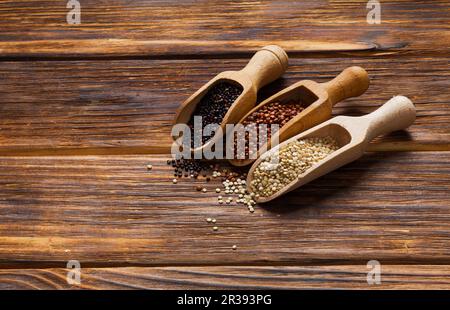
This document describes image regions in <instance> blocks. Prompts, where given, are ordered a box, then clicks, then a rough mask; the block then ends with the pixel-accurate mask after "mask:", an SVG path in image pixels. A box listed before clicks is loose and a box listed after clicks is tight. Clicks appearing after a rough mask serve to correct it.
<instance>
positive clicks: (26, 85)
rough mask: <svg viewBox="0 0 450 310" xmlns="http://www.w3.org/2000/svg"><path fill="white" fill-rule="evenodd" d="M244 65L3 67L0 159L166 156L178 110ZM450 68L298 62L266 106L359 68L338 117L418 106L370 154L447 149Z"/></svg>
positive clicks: (417, 63)
mask: <svg viewBox="0 0 450 310" xmlns="http://www.w3.org/2000/svg"><path fill="white" fill-rule="evenodd" d="M246 61H247V60H244V59H239V60H229V59H215V60H211V59H209V60H183V61H181V60H148V61H141V60H126V61H125V60H122V61H119V60H115V61H61V62H60V61H47V62H43V61H42V62H41V61H39V62H3V63H2V66H1V67H0V78H1V80H2V83H0V98H1V100H0V115H1V118H0V154H3V155H45V154H47V155H48V154H50V155H54V154H79V155H83V154H139V153H168V152H170V145H171V139H170V130H171V126H172V122H173V118H174V114H175V110H176V108H177V107H178V106H179V104H180V103H181V102H182V101H183V100H185V99H186V98H187V97H188V96H189V95H190V94H191V93H193V92H194V91H195V90H196V89H198V88H199V87H200V86H201V85H202V84H203V83H205V82H206V81H208V80H209V79H211V78H212V77H213V76H214V75H215V74H217V73H218V72H221V71H224V70H239V69H240V68H242V67H243V66H244V65H245V63H246ZM449 64H450V60H449V58H447V57H434V58H433V59H430V58H427V57H422V58H416V57H400V58H395V57H387V58H385V59H378V58H370V59H367V58H355V59H353V60H350V59H348V58H320V59H318V58H305V59H294V60H291V64H290V67H289V69H288V72H287V73H286V74H285V75H284V78H283V79H280V80H278V81H276V82H275V83H273V84H271V85H270V86H267V87H266V88H264V89H263V90H262V91H261V94H260V100H262V99H264V98H266V97H267V96H269V95H271V94H273V93H275V92H276V91H278V90H281V89H282V88H284V87H286V86H288V85H291V84H293V83H295V82H297V81H299V80H301V79H312V80H316V81H318V82H325V81H328V80H329V79H331V78H333V77H334V76H335V75H337V74H338V73H339V72H340V71H341V70H343V69H344V68H345V67H347V66H351V65H360V66H363V67H365V68H366V69H367V70H368V72H369V75H370V77H371V86H370V88H369V90H368V91H367V93H366V94H364V95H363V96H362V97H360V98H358V99H351V100H347V101H345V102H343V103H340V104H339V105H337V106H336V107H335V108H334V113H335V115H339V114H347V115H362V114H365V113H369V112H370V111H372V110H374V109H375V108H376V107H378V106H379V105H381V104H382V103H384V102H385V101H386V100H388V99H389V98H391V97H392V96H394V95H397V94H402V95H406V96H409V97H410V98H411V99H412V100H413V101H414V102H415V104H416V106H417V114H418V118H417V120H416V122H415V124H414V125H413V126H412V127H411V128H410V129H409V130H408V132H397V133H394V134H391V135H389V136H387V137H385V138H383V139H379V140H378V141H377V144H374V145H372V148H371V149H372V150H442V149H444V150H450V127H449V126H450V105H449V103H450V101H449V98H448V96H447V95H446V94H447V92H448V89H449V88H450V78H449V72H450V71H449V70H448V68H449ZM393 68H395V70H394V71H393Z"/></svg>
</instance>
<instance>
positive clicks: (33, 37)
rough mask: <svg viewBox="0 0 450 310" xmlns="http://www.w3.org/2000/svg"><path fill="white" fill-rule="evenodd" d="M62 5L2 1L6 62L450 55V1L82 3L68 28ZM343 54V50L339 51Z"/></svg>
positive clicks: (0, 33)
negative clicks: (373, 12) (374, 20)
mask: <svg viewBox="0 0 450 310" xmlns="http://www.w3.org/2000/svg"><path fill="white" fill-rule="evenodd" d="M66 3H67V2H65V1H63V2H62V1H55V0H53V1H38V0H20V1H2V2H1V3H0V16H1V19H0V29H1V30H0V56H1V57H49V58H57V57H108V56H116V57H117V56H120V57H130V56H134V57H144V56H145V55H152V56H158V55H159V56H164V57H167V56H169V55H192V56H194V57H198V56H199V55H204V54H209V55H227V56H230V55H232V54H248V53H251V52H254V51H255V50H256V49H258V48H260V47H261V46H263V45H266V44H279V45H281V46H282V47H284V48H286V49H287V50H288V51H289V52H321V53H328V54H330V53H333V54H334V53H336V52H342V51H344V52H348V51H356V52H358V51H366V52H369V51H372V53H366V55H367V54H369V55H370V54H378V53H380V52H386V51H389V52H391V53H415V54H418V53H420V54H428V53H432V54H441V55H448V52H449V49H450V48H449V46H450V45H449V44H448V42H450V41H449V40H450V31H449V27H448V25H449V20H450V17H449V16H450V6H449V4H448V2H447V1H444V0H441V1H408V0H400V1H398V0H397V1H383V2H382V15H381V21H382V23H381V24H379V25H370V24H368V23H367V21H366V15H367V13H368V12H369V10H368V9H367V8H366V5H367V1H366V0H359V1H323V0H322V1H317V0H315V1H268V0H262V1H253V0H251V1H219V0H215V1H193V0H189V1H177V0H171V1H153V0H137V1H129V0H114V1H95V0H84V1H82V3H81V24H80V25H68V24H67V22H66V15H67V13H68V12H69V9H67V8H66ZM343 54H345V53H343Z"/></svg>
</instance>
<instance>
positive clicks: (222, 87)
mask: <svg viewBox="0 0 450 310" xmlns="http://www.w3.org/2000/svg"><path fill="white" fill-rule="evenodd" d="M242 90H243V89H242V86H240V85H237V84H232V83H229V82H220V83H217V84H215V85H214V86H213V87H211V88H210V89H209V90H208V92H207V93H206V94H205V95H204V96H203V98H202V99H201V100H200V102H199V103H198V105H197V107H196V109H195V111H194V113H193V114H192V116H191V119H190V120H189V122H188V126H189V127H190V129H191V143H192V146H194V136H195V134H201V133H200V132H197V133H195V132H194V116H201V117H202V130H203V129H204V128H205V126H207V125H209V124H218V125H220V124H221V123H222V120H223V118H224V117H225V114H227V112H228V109H229V108H230V107H231V105H232V104H233V103H234V101H236V99H237V98H238V97H239V96H240V95H241V93H242ZM211 138H212V137H209V136H203V137H202V144H205V143H206V142H207V141H208V140H209V139H211Z"/></svg>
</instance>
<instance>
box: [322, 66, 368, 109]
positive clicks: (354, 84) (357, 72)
mask: <svg viewBox="0 0 450 310" xmlns="http://www.w3.org/2000/svg"><path fill="white" fill-rule="evenodd" d="M322 85H323V86H324V87H325V89H326V91H327V92H328V97H329V98H330V100H331V103H332V104H333V105H334V104H336V103H338V102H340V101H342V100H344V99H347V98H351V97H358V96H360V95H362V94H363V93H364V92H365V91H366V90H367V88H369V76H368V74H367V72H366V70H364V69H363V68H361V67H357V66H354V67H349V68H347V69H345V70H344V71H342V72H341V73H340V74H339V75H338V76H337V77H335V78H334V79H332V80H331V81H329V82H326V83H323V84H322Z"/></svg>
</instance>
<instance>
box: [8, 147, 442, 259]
mask: <svg viewBox="0 0 450 310" xmlns="http://www.w3.org/2000/svg"><path fill="white" fill-rule="evenodd" d="M449 155H450V153H449V152H418V153H376V154H367V155H366V156H365V157H363V158H362V159H361V160H358V161H357V162H355V163H353V164H350V165H348V166H346V167H343V168H341V169H339V170H338V171H335V172H333V173H331V174H329V175H327V176H325V177H323V178H320V179H318V180H316V181H314V182H312V183H310V184H309V185H306V186H304V187H303V188H301V189H299V190H296V191H294V192H292V193H291V194H289V195H286V196H285V197H283V198H281V199H280V200H277V201H274V202H273V203H271V204H269V205H267V206H260V207H257V208H256V212H255V213H254V214H250V213H248V211H247V209H246V208H245V207H243V206H234V205H233V206H232V205H223V206H220V205H218V203H217V198H216V196H217V194H216V193H213V192H214V188H216V187H217V186H218V183H220V181H219V180H217V181H216V180H214V181H213V182H210V183H209V184H206V187H207V188H208V189H209V191H208V193H199V192H196V191H195V189H194V186H195V185H196V184H202V185H203V184H205V182H204V181H201V180H200V181H197V182H193V181H190V180H189V179H187V180H181V181H180V182H179V183H178V184H176V185H174V184H172V182H171V179H172V176H171V170H170V169H169V167H168V166H167V165H166V163H165V158H164V157H157V156H81V157H1V158H0V166H1V167H2V169H1V171H0V257H1V261H0V263H1V264H3V266H29V267H33V266H41V267H42V266H48V267H51V266H54V267H59V266H61V263H62V262H66V261H68V260H70V259H76V260H79V261H80V262H81V263H82V264H83V265H84V266H86V267H97V266H105V265H106V266H108V265H112V266H124V265H130V264H140V265H148V266H155V265H157V266H168V265H203V264H206V265H220V264H228V265H235V264H258V265H263V264H268V263H270V264H300V263H301V264H305V263H314V262H321V263H324V262H327V263H330V262H334V263H335V264H339V263H342V262H346V264H348V263H350V262H352V263H355V262H367V261H368V260H370V259H378V260H380V261H383V262H385V263H390V262H394V261H395V263H396V264H399V263H408V264H411V263H414V262H420V263H423V262H427V263H430V264H431V263H449V262H450V250H449V249H450V231H449V226H448V221H449V218H450V213H449V212H450V211H449V210H448V206H449V203H450V196H449V194H448V192H449V190H450V173H449V172H450V170H449V169H450V156H449ZM148 163H152V164H153V166H154V168H153V170H152V171H151V172H148V171H147V170H146V166H145V165H146V164H148ZM207 217H214V218H216V219H217V225H218V226H219V231H218V232H213V231H212V227H211V225H210V224H208V223H206V221H205V219H206V218H207ZM234 244H236V245H237V246H238V250H237V251H233V250H232V249H231V247H232V245H234Z"/></svg>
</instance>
